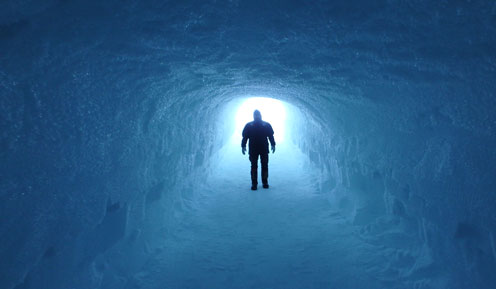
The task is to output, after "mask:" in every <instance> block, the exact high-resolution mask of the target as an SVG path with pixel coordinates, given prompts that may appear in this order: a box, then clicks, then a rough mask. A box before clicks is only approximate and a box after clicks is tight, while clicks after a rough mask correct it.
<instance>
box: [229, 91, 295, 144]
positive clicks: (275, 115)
mask: <svg viewBox="0 0 496 289" xmlns="http://www.w3.org/2000/svg"><path fill="white" fill-rule="evenodd" d="M255 109H258V110H259V111H260V113H261V114H262V120H263V121H266V122H268V123H270V124H271V126H272V128H273V129H274V139H275V141H276V143H282V142H283V141H284V130H285V129H284V128H285V122H286V108H285V107H284V103H283V102H282V101H280V100H277V99H273V98H267V97H251V98H248V99H247V100H246V101H245V102H243V103H242V104H241V105H240V106H239V108H238V111H237V113H236V129H235V131H234V134H233V137H232V141H233V142H236V143H237V142H239V143H241V138H242V135H241V134H242V132H243V128H244V127H245V125H246V123H248V122H250V121H253V111H254V110H255Z"/></svg>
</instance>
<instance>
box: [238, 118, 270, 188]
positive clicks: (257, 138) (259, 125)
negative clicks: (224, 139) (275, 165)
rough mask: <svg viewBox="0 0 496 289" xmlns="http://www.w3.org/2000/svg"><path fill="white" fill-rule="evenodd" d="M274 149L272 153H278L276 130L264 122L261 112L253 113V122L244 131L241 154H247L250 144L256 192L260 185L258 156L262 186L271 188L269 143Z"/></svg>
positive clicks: (252, 180) (252, 177)
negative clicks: (247, 144) (275, 138)
mask: <svg viewBox="0 0 496 289" xmlns="http://www.w3.org/2000/svg"><path fill="white" fill-rule="evenodd" d="M267 138H268V139H269V141H270V144H271V147H272V153H274V152H275V151H276V142H275V141H274V130H272V126H271V125H270V124H269V123H268V122H265V121H262V114H261V113H260V111H258V110H255V111H254V112H253V121H251V122H249V123H247V124H246V125H245V128H244V129H243V140H242V141H241V152H242V153H243V154H245V153H246V142H247V141H248V139H249V140H250V143H249V152H248V153H249V155H250V162H251V189H252V190H256V189H257V185H258V181H257V178H258V172H257V168H258V156H260V162H261V163H262V184H263V188H264V189H268V188H269V183H268V181H267V178H268V177H269V142H268V141H267Z"/></svg>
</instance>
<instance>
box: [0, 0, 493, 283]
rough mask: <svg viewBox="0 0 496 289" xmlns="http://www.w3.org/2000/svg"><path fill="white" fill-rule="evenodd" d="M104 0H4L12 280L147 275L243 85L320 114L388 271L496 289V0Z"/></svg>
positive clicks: (2, 205)
mask: <svg viewBox="0 0 496 289" xmlns="http://www.w3.org/2000/svg"><path fill="white" fill-rule="evenodd" d="M101 2H102V1H35V0H33V1H21V2H20V1H10V0H7V1H4V2H3V3H2V9H0V10H1V11H0V146H1V150H0V162H1V164H2V165H1V166H0V242H1V243H0V287H1V288H9V289H10V288H17V289H20V288H140V287H139V284H136V283H133V282H134V281H133V280H134V279H133V277H132V276H135V275H136V274H138V273H140V272H146V270H148V269H147V268H148V267H147V266H149V264H148V263H147V260H148V259H149V256H150V255H153V254H154V253H155V252H156V251H155V250H157V248H159V247H160V246H161V244H162V243H163V240H164V238H167V236H168V233H167V232H168V228H169V224H170V222H173V221H174V209H175V208H176V207H177V206H179V205H180V203H181V202H180V199H181V198H182V197H183V196H184V190H183V188H184V186H185V185H187V184H186V183H187V181H186V180H189V178H188V176H189V174H190V173H191V172H193V171H194V170H195V169H198V168H201V167H202V165H204V164H205V163H206V162H207V161H208V159H209V157H210V156H211V154H212V153H213V152H216V151H218V150H219V149H220V147H221V145H222V144H223V138H224V135H223V131H222V127H223V125H224V124H223V122H224V120H222V119H220V116H222V113H221V112H222V109H223V106H224V105H225V104H227V103H228V102H229V101H231V100H234V99H236V98H237V97H238V96H240V95H266V96H270V97H274V98H279V99H282V100H284V101H286V102H289V103H291V104H293V105H294V106H296V107H298V108H299V109H300V110H301V112H302V113H303V114H305V115H307V116H308V121H307V122H304V123H301V124H298V126H299V130H300V131H301V132H302V133H301V135H299V136H295V137H294V138H295V139H296V141H297V142H298V145H299V146H300V148H301V149H302V150H303V152H304V153H305V154H307V155H308V156H309V157H310V159H311V160H312V162H313V163H314V164H315V165H316V166H317V167H318V168H319V170H320V175H319V176H318V178H317V179H318V187H319V190H320V191H321V193H323V194H327V195H328V198H329V202H330V203H331V204H332V205H333V206H334V207H335V208H336V209H337V210H339V211H340V213H341V214H342V215H343V216H345V217H346V219H347V220H348V222H349V223H350V226H355V227H356V228H357V230H358V231H360V232H361V234H362V236H363V238H364V239H366V240H369V241H370V242H371V243H379V244H381V245H382V246H383V247H384V248H385V249H387V250H388V251H387V252H389V253H387V254H385V256H386V257H385V258H386V259H390V260H393V262H389V263H387V264H388V265H386V263H383V262H382V261H381V260H377V264H375V265H376V266H375V267H374V268H376V269H374V270H375V271H374V270H372V273H373V274H376V275H377V278H378V279H381V280H382V279H384V280H386V281H387V280H395V282H400V284H402V286H403V288H494V286H496V277H495V275H494V272H495V268H496V229H495V228H496V213H495V209H496V197H495V193H496V192H495V188H496V184H495V178H494V176H495V175H496V174H495V173H496V169H495V167H494V164H495V163H496V153H495V151H494V146H495V144H496V136H495V125H496V119H495V113H494V112H495V111H496V98H495V91H496V83H495V81H494V80H495V79H496V67H495V65H496V53H495V51H496V31H495V30H496V26H495V25H496V6H495V4H494V3H492V2H490V1H449V2H447V1H441V2H437V3H432V1H414V2H408V1H346V2H344V1H342V2H336V3H328V2H327V1H314V2H312V3H308V2H304V1H290V2H288V1H228V2H225V3H219V2H217V1H198V2H197V1H104V3H101ZM219 128H220V129H219ZM197 181H198V182H200V181H201V179H199V180H197ZM378 236H380V237H378ZM398 244H402V245H398ZM402 260H403V261H404V262H403V261H402ZM405 260H406V261H405ZM391 264H392V265H391ZM395 264H396V265H395ZM388 266H389V267H388ZM395 266H396V267H395ZM391 282H392V281H391ZM384 284H385V285H384V288H388V287H387V286H388V285H387V284H389V283H387V282H386V283H384ZM391 284H392V283H391ZM394 284H398V283H394ZM133 286H134V287H133ZM391 286H393V285H391ZM390 288H395V287H390Z"/></svg>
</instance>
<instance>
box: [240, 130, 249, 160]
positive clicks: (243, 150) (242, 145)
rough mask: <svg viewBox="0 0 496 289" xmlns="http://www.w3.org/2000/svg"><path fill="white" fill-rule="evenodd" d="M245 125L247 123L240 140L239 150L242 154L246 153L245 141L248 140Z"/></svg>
mask: <svg viewBox="0 0 496 289" xmlns="http://www.w3.org/2000/svg"><path fill="white" fill-rule="evenodd" d="M247 126H248V125H245V128H244V129H243V139H242V140H241V152H242V153H243V154H245V153H246V142H247V141H248V132H247Z"/></svg>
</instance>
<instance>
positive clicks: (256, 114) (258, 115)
mask: <svg viewBox="0 0 496 289" xmlns="http://www.w3.org/2000/svg"><path fill="white" fill-rule="evenodd" d="M253 120H255V121H261V120H262V114H261V113H260V111H259V110H258V109H255V111H254V112H253Z"/></svg>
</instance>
